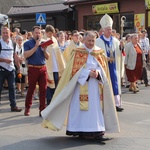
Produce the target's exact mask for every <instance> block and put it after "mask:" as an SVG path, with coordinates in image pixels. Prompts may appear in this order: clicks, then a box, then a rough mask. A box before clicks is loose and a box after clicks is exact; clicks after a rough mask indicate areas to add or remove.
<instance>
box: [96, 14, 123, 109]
mask: <svg viewBox="0 0 150 150" xmlns="http://www.w3.org/2000/svg"><path fill="white" fill-rule="evenodd" d="M100 25H101V27H102V28H103V35H101V36H100V37H99V38H97V39H96V46H98V47H101V48H102V49H104V50H105V54H106V56H107V58H108V66H109V72H110V77H111V82H112V88H113V93H114V98H115V103H116V110H117V111H122V110H123V108H121V98H120V95H121V72H122V71H121V66H122V63H123V61H121V55H122V53H121V51H120V49H119V45H120V42H119V40H117V39H116V38H114V37H112V36H111V34H112V25H113V20H112V19H111V17H110V16H109V15H107V14H105V15H104V16H103V17H102V18H101V20H100Z"/></svg>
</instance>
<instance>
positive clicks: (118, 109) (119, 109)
mask: <svg viewBox="0 0 150 150" xmlns="http://www.w3.org/2000/svg"><path fill="white" fill-rule="evenodd" d="M116 110H117V111H118V112H121V111H123V110H124V109H123V108H121V107H117V106H116Z"/></svg>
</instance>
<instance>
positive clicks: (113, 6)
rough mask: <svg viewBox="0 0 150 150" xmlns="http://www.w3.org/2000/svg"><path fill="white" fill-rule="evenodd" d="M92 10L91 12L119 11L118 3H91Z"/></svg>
mask: <svg viewBox="0 0 150 150" xmlns="http://www.w3.org/2000/svg"><path fill="white" fill-rule="evenodd" d="M92 12H93V14H106V13H107V14H108V13H118V12H119V10H118V3H110V4H103V5H93V6H92Z"/></svg>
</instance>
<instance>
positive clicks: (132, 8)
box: [65, 0, 150, 36]
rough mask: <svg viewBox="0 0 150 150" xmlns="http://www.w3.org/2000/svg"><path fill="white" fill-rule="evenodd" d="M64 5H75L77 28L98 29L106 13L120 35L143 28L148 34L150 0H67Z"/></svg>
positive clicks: (149, 26) (149, 32) (149, 30)
mask: <svg viewBox="0 0 150 150" xmlns="http://www.w3.org/2000/svg"><path fill="white" fill-rule="evenodd" d="M65 5H69V6H74V7H75V8H74V10H75V13H74V14H76V28H78V30H81V29H86V30H90V29H94V30H99V29H100V25H99V21H100V19H101V17H102V16H103V15H104V14H105V13H107V14H109V15H110V16H111V17H112V18H113V21H114V24H113V28H114V29H116V31H117V32H119V33H121V34H122V36H125V35H126V34H127V33H133V32H137V31H140V30H141V29H143V28H146V29H147V30H148V34H149V35H150V10H149V9H150V0H132V1H131V0H90V1H89V0H82V1H81V0H68V1H66V2H65Z"/></svg>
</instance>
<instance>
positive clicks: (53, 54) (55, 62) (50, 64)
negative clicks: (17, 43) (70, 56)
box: [45, 25, 66, 105]
mask: <svg viewBox="0 0 150 150" xmlns="http://www.w3.org/2000/svg"><path fill="white" fill-rule="evenodd" d="M45 32H46V36H47V38H48V39H51V40H52V41H53V44H51V45H50V46H48V47H47V49H46V51H47V52H48V53H49V55H50V57H49V59H48V60H46V67H47V76H48V79H47V82H48V83H47V84H48V85H47V93H46V99H47V105H49V104H50V102H51V99H52V97H53V94H54V92H55V89H56V87H57V85H58V81H59V79H60V77H61V76H62V73H63V71H64V69H65V68H66V63H65V60H64V58H63V56H62V53H61V50H60V48H59V46H58V42H57V40H56V39H55V37H53V33H54V32H55V29H54V27H53V26H51V25H47V26H46V28H45Z"/></svg>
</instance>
